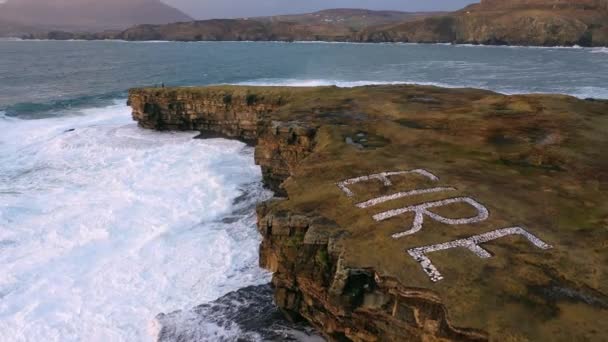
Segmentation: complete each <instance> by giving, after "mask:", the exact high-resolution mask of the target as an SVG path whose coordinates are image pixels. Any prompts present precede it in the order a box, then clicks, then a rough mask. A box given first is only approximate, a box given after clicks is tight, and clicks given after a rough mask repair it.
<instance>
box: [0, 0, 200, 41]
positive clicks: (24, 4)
mask: <svg viewBox="0 0 608 342" xmlns="http://www.w3.org/2000/svg"><path fill="white" fill-rule="evenodd" d="M191 20H192V18H190V17H189V16H187V15H186V14H184V13H182V12H181V11H179V10H177V9H175V8H173V7H171V6H168V5H166V4H164V3H162V2H161V1H160V0H8V1H7V2H5V3H4V4H0V29H2V28H4V29H8V28H12V29H13V30H17V31H19V30H30V31H32V29H34V30H41V29H44V30H71V31H100V30H107V29H126V28H128V27H131V26H134V25H139V24H168V23H172V22H178V21H191ZM5 34H6V32H5Z"/></svg>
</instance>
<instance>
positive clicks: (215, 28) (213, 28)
mask: <svg viewBox="0 0 608 342" xmlns="http://www.w3.org/2000/svg"><path fill="white" fill-rule="evenodd" d="M429 15H431V13H408V12H396V11H371V10H363V9H331V10H325V11H320V12H315V13H307V14H298V15H283V16H273V17H258V18H240V19H213V20H202V21H194V22H188V23H175V24H169V25H140V26H136V27H133V28H131V29H128V30H126V31H124V32H123V33H122V34H121V35H120V36H119V37H118V38H121V39H126V40H157V39H162V40H182V41H193V40H211V41H222V40H234V41H239V40H262V41H268V40H279V41H293V40H304V41H310V40H325V41H349V40H352V37H353V35H354V34H356V33H357V32H359V31H360V30H362V29H364V28H368V27H373V26H378V25H386V24H395V23H400V22H407V21H410V20H415V19H418V18H421V17H426V16H429Z"/></svg>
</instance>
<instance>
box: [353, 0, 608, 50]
mask: <svg viewBox="0 0 608 342" xmlns="http://www.w3.org/2000/svg"><path fill="white" fill-rule="evenodd" d="M359 39H360V40H362V41H371V42H376V41H396V42H448V43H471V44H489V45H494V44H499V45H536V46H572V45H581V46H606V45H608V2H606V1H604V0H589V1H571V0H568V1H565V0H564V1H549V0H533V1H525V0H522V1H484V2H482V3H481V4H478V5H472V6H469V7H467V8H465V9H463V10H461V11H458V12H455V13H451V14H449V15H444V16H436V17H431V18H426V19H422V20H418V21H414V22H408V23H403V24H397V25H388V26H385V27H381V28H370V29H367V30H364V31H363V32H361V33H360V34H359Z"/></svg>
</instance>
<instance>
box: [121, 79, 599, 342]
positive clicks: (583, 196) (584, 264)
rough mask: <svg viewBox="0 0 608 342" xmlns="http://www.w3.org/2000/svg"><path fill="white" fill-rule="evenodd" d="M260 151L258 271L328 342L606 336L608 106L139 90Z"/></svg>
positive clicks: (183, 122)
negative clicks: (269, 196) (270, 194)
mask: <svg viewBox="0 0 608 342" xmlns="http://www.w3.org/2000/svg"><path fill="white" fill-rule="evenodd" d="M129 104H130V106H131V107H132V109H133V118H134V119H135V120H136V121H137V122H138V123H139V125H140V126H141V127H144V128H148V129H157V130H195V131H200V132H202V133H204V134H221V135H223V136H226V137H230V138H234V139H239V140H243V141H246V142H252V143H254V144H255V146H256V147H255V148H256V150H255V160H256V163H257V164H259V165H260V167H261V168H262V172H263V178H264V182H265V183H266V185H267V186H268V187H269V188H271V189H272V190H273V191H274V192H275V194H276V198H275V199H273V200H271V201H269V202H266V203H261V204H260V205H259V206H258V208H257V215H258V230H259V231H260V234H262V236H263V242H262V244H261V246H260V264H261V266H263V267H265V268H267V269H269V270H271V271H272V272H273V273H274V275H273V286H274V298H275V302H276V304H277V305H278V307H279V308H280V309H281V310H282V311H283V312H284V313H285V314H286V315H287V316H288V317H289V318H291V319H293V320H298V319H305V320H306V321H308V322H309V323H311V324H312V325H313V326H314V327H315V328H317V329H318V330H319V331H320V332H321V333H323V334H324V335H325V336H326V337H327V338H328V339H329V340H332V341H389V340H392V341H448V340H450V341H456V340H458V341H461V340H462V341H485V340H512V341H526V340H530V341H535V340H552V341H562V340H563V341H570V340H573V339H581V340H600V339H601V337H602V336H608V330H607V329H608V327H606V325H605V324H603V322H605V321H606V319H608V272H607V271H608V269H607V268H608V266H607V265H608V244H607V243H606V241H608V207H607V205H606V203H608V197H607V196H608V191H607V190H608V188H607V184H608V164H607V163H608V161H607V160H606V158H604V156H603V155H602V149H603V147H605V146H608V141H607V140H608V137H607V136H606V134H605V132H606V129H607V128H608V102H606V101H585V100H578V99H575V98H573V97H569V96H560V95H519V96H505V95H500V94H496V93H493V92H490V91H484V90H475V89H442V88H435V87H423V86H368V87H359V88H349V89H345V88H337V87H319V88H289V87H237V86H214V87H201V88H141V89H132V90H131V91H130V92H129Z"/></svg>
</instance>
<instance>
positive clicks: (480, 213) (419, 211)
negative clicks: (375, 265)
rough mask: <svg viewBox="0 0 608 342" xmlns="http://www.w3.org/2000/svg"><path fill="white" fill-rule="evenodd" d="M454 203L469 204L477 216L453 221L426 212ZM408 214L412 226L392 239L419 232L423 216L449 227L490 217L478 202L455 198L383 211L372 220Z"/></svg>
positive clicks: (382, 219)
mask: <svg viewBox="0 0 608 342" xmlns="http://www.w3.org/2000/svg"><path fill="white" fill-rule="evenodd" d="M454 203H467V204H470V205H471V206H473V207H474V208H475V209H477V215H476V216H473V217H465V218H458V219H453V218H448V217H443V216H441V215H439V214H435V213H433V212H431V211H429V210H428V209H430V208H436V207H442V206H445V205H449V204H454ZM408 212H413V213H414V222H413V224H412V227H411V228H410V229H409V230H407V231H404V232H401V233H397V234H393V238H395V239H398V238H401V237H404V236H407V235H412V234H414V233H416V232H419V231H420V230H421V229H422V224H423V223H424V216H425V215H426V216H428V217H430V218H432V219H433V220H435V221H439V222H441V223H445V224H449V225H462V224H471V223H477V222H481V221H485V220H487V219H488V216H489V215H490V212H489V211H488V209H487V208H486V207H484V206H483V205H482V204H480V203H479V202H477V201H475V200H474V199H472V198H470V197H457V198H448V199H445V200H441V201H435V202H426V203H422V204H418V205H412V206H409V207H405V208H399V209H393V210H389V211H385V212H383V213H380V214H376V215H374V216H373V217H374V220H376V221H384V220H387V219H389V218H392V217H395V216H398V215H401V214H405V213H408Z"/></svg>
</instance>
